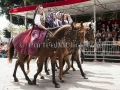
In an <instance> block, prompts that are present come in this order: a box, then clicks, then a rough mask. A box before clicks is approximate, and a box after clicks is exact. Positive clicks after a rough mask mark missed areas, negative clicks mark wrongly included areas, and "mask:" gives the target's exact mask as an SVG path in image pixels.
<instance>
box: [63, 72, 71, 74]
mask: <svg viewBox="0 0 120 90" xmlns="http://www.w3.org/2000/svg"><path fill="white" fill-rule="evenodd" d="M62 74H63V73H62ZM66 74H70V73H69V72H66Z"/></svg>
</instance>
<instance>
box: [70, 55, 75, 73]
mask: <svg viewBox="0 0 120 90" xmlns="http://www.w3.org/2000/svg"><path fill="white" fill-rule="evenodd" d="M71 60H72V64H71V67H72V69H73V71H76V69H75V68H74V66H73V61H74V56H73V55H72V57H71Z"/></svg>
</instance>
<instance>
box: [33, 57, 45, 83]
mask: <svg viewBox="0 0 120 90" xmlns="http://www.w3.org/2000/svg"><path fill="white" fill-rule="evenodd" d="M44 61H45V58H43V57H39V58H38V60H37V67H38V70H37V73H36V74H35V75H34V79H33V81H32V82H33V85H36V78H37V76H38V75H39V74H40V72H41V71H42V68H43V63H44Z"/></svg>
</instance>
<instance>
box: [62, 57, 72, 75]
mask: <svg viewBox="0 0 120 90" xmlns="http://www.w3.org/2000/svg"><path fill="white" fill-rule="evenodd" d="M64 60H65V61H66V63H67V65H68V67H67V69H66V70H65V71H64V72H63V73H62V75H64V74H65V73H67V71H68V70H69V69H70V58H69V56H66V57H65V59H64Z"/></svg>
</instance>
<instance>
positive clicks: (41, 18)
mask: <svg viewBox="0 0 120 90" xmlns="http://www.w3.org/2000/svg"><path fill="white" fill-rule="evenodd" d="M34 24H35V25H34V27H39V28H40V29H43V30H47V28H45V13H44V11H43V7H42V6H41V5H39V6H38V7H37V8H36V10H35V14H34Z"/></svg>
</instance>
